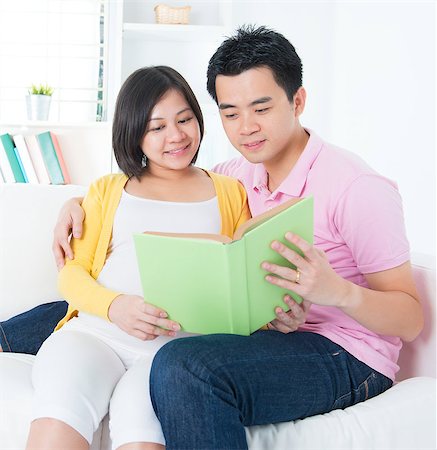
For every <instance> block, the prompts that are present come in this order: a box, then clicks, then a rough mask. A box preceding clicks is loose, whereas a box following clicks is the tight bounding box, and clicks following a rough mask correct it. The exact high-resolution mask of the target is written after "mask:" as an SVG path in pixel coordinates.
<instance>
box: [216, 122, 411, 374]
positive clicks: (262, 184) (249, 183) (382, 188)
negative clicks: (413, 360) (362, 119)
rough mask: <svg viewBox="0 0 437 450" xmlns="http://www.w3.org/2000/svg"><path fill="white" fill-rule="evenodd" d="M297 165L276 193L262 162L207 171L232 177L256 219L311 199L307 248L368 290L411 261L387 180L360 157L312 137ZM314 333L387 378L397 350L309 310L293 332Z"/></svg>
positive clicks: (333, 315) (350, 324)
mask: <svg viewBox="0 0 437 450" xmlns="http://www.w3.org/2000/svg"><path fill="white" fill-rule="evenodd" d="M307 131H308V133H310V139H309V140H308V143H307V145H306V147H305V149H304V151H303V153H302V155H301V156H300V158H299V160H298V161H297V163H296V165H295V166H294V168H293V169H292V171H291V172H290V174H289V175H288V177H287V178H286V179H285V180H284V181H283V182H282V183H281V185H280V186H279V187H278V188H277V189H276V191H275V192H270V191H269V190H268V188H267V172H266V170H265V168H264V166H263V165H262V164H252V163H250V162H248V161H247V160H246V159H245V158H243V157H239V158H235V159H232V160H230V161H227V162H224V163H222V164H219V165H217V166H216V167H214V169H213V171H214V172H218V173H222V174H225V175H229V176H232V177H235V178H238V179H239V180H240V181H241V182H242V183H243V185H244V187H245V189H246V191H247V195H248V200H249V206H250V210H251V212H252V215H253V216H256V215H258V214H260V213H262V212H264V211H265V210H267V209H269V208H271V207H274V206H276V205H278V204H280V203H283V202H284V201H286V200H288V199H290V198H293V197H307V196H310V195H313V196H314V244H315V246H316V247H318V248H320V249H322V250H323V251H324V252H325V253H326V256H327V258H328V260H329V262H330V264H331V266H332V267H333V268H334V270H335V271H336V272H337V273H338V274H339V275H341V276H342V277H343V278H345V279H347V280H349V281H351V282H353V283H355V284H358V285H360V286H364V287H368V285H367V283H366V280H365V278H364V276H363V274H366V273H373V272H380V271H382V270H387V269H391V268H393V267H397V266H399V265H401V264H403V263H405V262H406V261H408V260H409V259H410V255H409V245H408V241H407V238H406V233H405V227H404V219H403V211H402V200H401V197H400V195H399V192H398V189H397V186H396V184H395V183H394V182H392V181H390V180H388V179H387V178H384V177H382V176H381V175H379V174H378V173H377V172H375V171H374V170H373V169H371V168H370V167H369V166H368V165H367V164H366V163H365V162H364V161H363V160H362V159H361V158H359V157H358V156H357V155H355V154H353V153H350V152H348V151H346V150H343V149H340V148H338V147H335V146H333V145H331V144H328V143H326V142H324V141H322V139H321V138H320V137H319V136H317V135H316V134H315V133H314V132H313V131H311V130H307ZM299 329H300V330H302V331H312V332H314V333H318V334H321V335H323V336H325V337H327V338H329V339H330V340H331V341H333V342H335V343H337V344H338V345H340V346H342V347H343V348H344V349H345V350H347V351H348V352H349V353H351V354H352V355H354V356H355V357H356V358H357V359H359V360H360V361H363V362H364V363H366V364H367V365H368V366H370V367H372V368H373V369H375V370H377V371H378V372H380V373H382V374H384V375H385V376H387V377H389V378H391V379H392V380H394V378H395V374H396V372H397V371H398V369H399V366H398V365H397V364H396V361H397V359H398V356H399V350H400V349H401V347H402V343H401V340H400V339H399V338H397V337H392V336H382V335H378V334H376V333H373V332H372V331H369V330H368V329H367V328H365V327H363V326H362V325H360V324H359V323H358V322H356V321H355V320H354V319H352V318H351V317H349V316H348V315H346V314H344V313H343V312H342V311H341V310H339V309H338V308H335V307H326V306H319V305H312V306H311V309H310V311H309V313H308V316H307V320H306V323H305V324H304V325H303V326H301V327H300V328H299Z"/></svg>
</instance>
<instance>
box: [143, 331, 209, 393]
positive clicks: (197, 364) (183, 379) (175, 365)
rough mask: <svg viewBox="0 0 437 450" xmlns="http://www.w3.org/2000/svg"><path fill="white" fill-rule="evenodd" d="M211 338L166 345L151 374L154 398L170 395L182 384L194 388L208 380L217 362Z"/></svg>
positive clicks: (174, 342) (156, 358)
mask: <svg viewBox="0 0 437 450" xmlns="http://www.w3.org/2000/svg"><path fill="white" fill-rule="evenodd" d="M208 337H209V336H196V337H189V338H181V339H175V340H174V341H170V342H169V343H167V344H166V345H164V346H163V347H162V348H161V349H160V350H159V351H158V353H157V354H156V355H155V358H154V359H153V363H152V368H151V372H150V389H151V392H152V396H154V395H155V394H157V393H158V395H159V392H161V393H162V392H163V391H165V392H166V393H169V392H170V391H174V390H176V389H178V387H177V386H178V385H179V384H185V385H193V383H196V380H197V381H198V380H206V379H207V378H208V377H209V374H210V373H211V372H212V371H214V367H213V366H214V364H215V362H216V361H217V352H216V351H215V350H214V348H215V345H216V344H215V342H212V341H211V339H208Z"/></svg>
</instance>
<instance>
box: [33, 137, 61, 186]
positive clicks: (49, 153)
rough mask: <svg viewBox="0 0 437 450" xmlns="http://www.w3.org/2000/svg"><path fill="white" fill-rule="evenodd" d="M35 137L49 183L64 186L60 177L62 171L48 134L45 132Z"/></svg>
mask: <svg viewBox="0 0 437 450" xmlns="http://www.w3.org/2000/svg"><path fill="white" fill-rule="evenodd" d="M36 137H37V139H38V143H39V146H40V148H41V154H42V156H43V159H44V164H45V166H46V169H47V172H48V173H49V177H50V181H51V182H52V184H64V183H65V180H64V176H63V175H62V169H61V166H60V164H59V160H58V157H57V155H56V150H55V146H54V145H53V141H52V138H51V136H50V132H49V131H46V132H44V133H39V134H37V135H36Z"/></svg>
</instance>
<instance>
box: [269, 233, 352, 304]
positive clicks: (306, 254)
mask: <svg viewBox="0 0 437 450" xmlns="http://www.w3.org/2000/svg"><path fill="white" fill-rule="evenodd" d="M285 238H286V239H287V240H288V241H289V242H291V243H292V244H294V245H295V246H296V247H297V248H299V249H300V250H302V252H303V256H301V255H299V253H297V252H295V251H294V250H292V249H291V248H289V247H287V246H286V245H284V244H282V243H281V242H278V241H274V242H272V244H271V247H272V249H273V250H275V251H276V252H277V253H279V254H280V255H281V256H283V257H284V258H285V259H286V260H287V261H290V262H291V263H292V264H293V265H294V266H295V267H296V269H291V268H290V267H284V266H279V265H276V264H272V263H269V262H263V263H262V268H263V269H265V270H267V271H268V272H270V273H271V275H267V276H266V280H267V281H268V282H269V283H272V284H276V285H277V286H280V287H282V288H285V289H288V290H290V291H293V292H295V293H296V294H298V295H300V296H301V297H302V298H304V299H305V300H307V301H309V302H311V303H315V304H318V305H325V306H342V305H344V304H346V303H347V300H348V297H349V296H350V290H351V283H349V282H348V281H346V280H345V279H343V278H342V277H340V276H339V275H338V274H337V273H336V272H335V271H334V269H333V268H332V267H331V265H330V264H329V261H328V258H327V257H326V255H325V253H324V252H323V251H322V250H319V249H316V248H315V247H314V246H312V245H311V244H309V243H308V242H307V241H305V240H304V239H302V238H301V237H299V236H297V235H295V234H292V233H287V234H286V235H285Z"/></svg>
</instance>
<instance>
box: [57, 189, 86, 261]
mask: <svg viewBox="0 0 437 450" xmlns="http://www.w3.org/2000/svg"><path fill="white" fill-rule="evenodd" d="M82 201H83V197H75V198H71V199H70V200H68V201H67V202H65V204H64V206H63V207H62V208H61V211H60V212H59V216H58V221H57V222H56V225H55V228H54V230H53V244H52V251H53V255H54V257H55V261H56V265H57V267H58V270H61V269H62V267H64V264H65V258H66V257H67V258H69V259H73V258H74V255H73V250H72V249H71V246H70V240H69V236H70V234H71V232H73V236H74V237H75V238H76V239H80V238H81V237H82V224H83V221H84V220H85V213H84V210H83V209H82V207H81V204H82Z"/></svg>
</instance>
